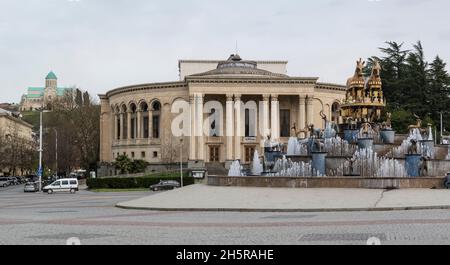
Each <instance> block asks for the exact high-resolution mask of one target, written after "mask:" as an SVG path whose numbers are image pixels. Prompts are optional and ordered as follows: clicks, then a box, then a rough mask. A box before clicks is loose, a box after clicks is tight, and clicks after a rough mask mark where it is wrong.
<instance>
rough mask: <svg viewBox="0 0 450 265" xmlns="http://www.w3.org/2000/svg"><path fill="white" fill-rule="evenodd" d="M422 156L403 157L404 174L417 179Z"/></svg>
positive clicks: (410, 155)
mask: <svg viewBox="0 0 450 265" xmlns="http://www.w3.org/2000/svg"><path fill="white" fill-rule="evenodd" d="M421 158H422V155H420V154H409V155H405V160H406V161H405V167H406V172H407V173H408V176H409V177H419V176H420V164H421V161H420V159H421Z"/></svg>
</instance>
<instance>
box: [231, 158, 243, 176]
mask: <svg viewBox="0 0 450 265" xmlns="http://www.w3.org/2000/svg"><path fill="white" fill-rule="evenodd" d="M242 169H243V168H242V166H241V162H239V160H236V161H234V162H233V163H232V164H231V166H230V170H229V171H228V176H229V177H243V176H244V174H243V173H242Z"/></svg>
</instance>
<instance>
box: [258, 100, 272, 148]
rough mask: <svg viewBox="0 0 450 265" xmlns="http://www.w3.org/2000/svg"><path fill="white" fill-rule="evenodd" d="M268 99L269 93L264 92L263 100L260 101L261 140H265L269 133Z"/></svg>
mask: <svg viewBox="0 0 450 265" xmlns="http://www.w3.org/2000/svg"><path fill="white" fill-rule="evenodd" d="M269 101H270V95H268V94H265V95H263V102H262V121H261V124H260V126H261V128H262V131H261V132H260V133H261V135H262V138H263V140H264V141H265V140H266V139H267V136H268V135H269V134H270V127H269V126H270V116H269V110H270V106H269Z"/></svg>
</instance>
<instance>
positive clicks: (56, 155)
mask: <svg viewBox="0 0 450 265" xmlns="http://www.w3.org/2000/svg"><path fill="white" fill-rule="evenodd" d="M53 130H54V131H55V138H56V142H55V170H56V171H55V172H56V177H57V178H58V130H56V128H53Z"/></svg>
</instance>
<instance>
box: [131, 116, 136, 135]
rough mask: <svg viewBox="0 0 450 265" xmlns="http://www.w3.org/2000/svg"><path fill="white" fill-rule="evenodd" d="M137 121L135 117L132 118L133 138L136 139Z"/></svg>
mask: <svg viewBox="0 0 450 265" xmlns="http://www.w3.org/2000/svg"><path fill="white" fill-rule="evenodd" d="M135 121H136V119H135V118H131V139H135V138H136V137H135V136H136V130H135V128H136V126H135Z"/></svg>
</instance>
